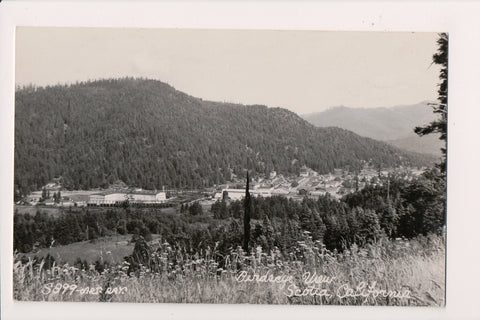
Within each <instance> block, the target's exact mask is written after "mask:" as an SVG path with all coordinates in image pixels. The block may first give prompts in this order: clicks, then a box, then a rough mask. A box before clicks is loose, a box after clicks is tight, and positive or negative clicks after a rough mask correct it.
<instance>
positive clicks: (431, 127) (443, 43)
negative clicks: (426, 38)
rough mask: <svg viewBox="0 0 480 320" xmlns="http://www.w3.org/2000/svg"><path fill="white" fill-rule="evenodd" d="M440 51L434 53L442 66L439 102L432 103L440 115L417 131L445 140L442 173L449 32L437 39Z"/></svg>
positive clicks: (444, 159)
mask: <svg viewBox="0 0 480 320" xmlns="http://www.w3.org/2000/svg"><path fill="white" fill-rule="evenodd" d="M437 44H438V51H437V53H435V54H434V55H433V62H432V63H435V64H438V65H440V66H441V69H440V81H441V82H440V84H439V89H438V102H439V103H435V104H432V106H433V112H434V113H437V114H439V115H440V117H439V118H438V119H436V120H434V121H432V122H430V123H429V124H428V125H425V126H423V127H416V128H415V133H417V134H418V135H420V136H423V135H426V134H430V133H440V140H443V141H445V148H442V154H443V159H442V162H441V163H440V164H439V165H438V167H439V168H440V170H441V172H442V173H445V172H446V170H447V111H448V110H447V109H448V108H447V103H448V34H446V33H440V34H439V38H438V40H437Z"/></svg>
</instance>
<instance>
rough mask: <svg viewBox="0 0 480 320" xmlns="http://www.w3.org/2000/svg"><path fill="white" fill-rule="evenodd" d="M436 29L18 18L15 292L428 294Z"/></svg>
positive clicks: (435, 244)
mask: <svg viewBox="0 0 480 320" xmlns="http://www.w3.org/2000/svg"><path fill="white" fill-rule="evenodd" d="M448 40H449V39H448V34H447V33H442V32H439V33H416V32H403V33H402V32H385V33H380V32H322V31H269V30H262V31H260V30H248V31H245V30H244V31H240V30H188V29H176V30H172V29H118V28H117V29H115V28H103V29H102V28H59V27H57V28H55V27H53V28H48V27H30V28H29V27H19V28H18V29H17V31H16V53H15V54H16V56H15V57H16V66H15V67H16V82H15V85H16V90H15V162H14V165H15V167H14V201H15V207H14V208H15V209H14V210H15V211H14V242H13V247H14V251H15V256H14V259H15V260H14V269H13V280H14V283H13V285H14V292H13V293H14V298H15V299H17V300H22V301H101V302H154V303H209V304H212V303H213V304H237V303H238V304H244V303H249V304H326V305H369V306H436V307H441V306H443V305H444V303H445V239H446V238H445V236H446V223H445V216H446V206H445V201H446V141H447V131H446V129H447V88H448V86H447V84H448Z"/></svg>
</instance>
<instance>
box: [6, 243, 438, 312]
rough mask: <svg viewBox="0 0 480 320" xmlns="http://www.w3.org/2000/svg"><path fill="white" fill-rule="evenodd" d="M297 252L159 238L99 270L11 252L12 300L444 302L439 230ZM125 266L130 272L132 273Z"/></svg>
mask: <svg viewBox="0 0 480 320" xmlns="http://www.w3.org/2000/svg"><path fill="white" fill-rule="evenodd" d="M306 239H307V240H306V241H302V242H300V243H299V244H298V249H297V250H296V252H292V253H290V254H289V255H284V254H282V253H281V252H280V251H278V250H275V249H274V250H271V251H270V252H263V250H262V248H261V247H256V248H253V250H252V251H251V253H250V254H249V255H246V254H245V253H244V252H243V250H242V249H241V248H236V249H231V250H230V252H229V254H227V255H223V256H220V255H219V253H218V252H217V250H216V248H215V247H214V248H207V249H206V250H201V251H200V252H198V253H196V254H194V255H190V254H187V253H186V250H184V249H182V248H180V247H175V246H173V245H171V244H169V243H167V242H165V241H162V240H161V239H159V238H157V239H154V240H153V241H151V242H149V243H148V249H147V250H148V256H146V257H145V258H146V259H147V260H144V261H145V265H140V266H139V267H138V268H137V269H135V270H133V269H131V266H130V264H129V263H128V262H127V261H124V262H121V263H117V264H114V265H109V266H108V267H106V268H105V269H104V270H98V268H95V265H93V264H90V265H89V266H87V267H85V268H77V267H75V266H73V265H72V263H65V264H63V263H61V262H60V263H59V264H57V263H55V264H53V265H52V266H49V267H46V263H45V259H42V260H37V261H35V260H34V259H32V258H31V257H29V258H28V260H26V259H25V258H24V259H23V261H22V260H21V259H20V255H18V254H17V255H16V256H15V262H14V268H13V279H14V288H13V294H14V299H16V300H22V301H102V302H103V301H105V302H149V303H251V304H328V305H395V306H444V304H445V242H444V238H443V237H440V236H433V235H432V236H428V237H424V236H421V237H417V238H415V239H412V240H387V239H380V240H378V241H377V242H375V243H371V244H367V245H366V246H364V247H362V248H359V247H357V246H355V245H354V246H352V247H351V248H350V249H347V250H344V251H343V252H341V253H339V252H335V251H333V252H332V251H329V250H326V249H325V247H324V246H322V245H321V244H320V242H317V241H313V240H311V239H310V238H309V237H308V235H307V237H306ZM129 271H130V272H129Z"/></svg>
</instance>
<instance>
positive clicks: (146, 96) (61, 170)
mask: <svg viewBox="0 0 480 320" xmlns="http://www.w3.org/2000/svg"><path fill="white" fill-rule="evenodd" d="M247 159H248V166H249V168H250V169H251V170H252V173H253V174H254V175H255V174H264V173H269V172H270V171H271V170H275V171H277V172H278V173H282V174H298V172H299V169H300V167H301V166H303V165H307V166H308V167H310V168H312V169H314V170H317V171H319V172H322V173H326V172H329V171H331V170H333V168H339V167H345V166H349V167H350V168H355V167H359V166H360V165H361V163H362V161H370V160H371V161H372V162H373V163H374V164H376V165H379V166H383V167H387V166H394V165H399V164H407V163H408V164H411V165H425V164H430V161H431V159H429V158H425V157H422V156H420V155H418V154H414V153H406V152H403V151H400V150H399V149H397V148H394V147H391V146H390V145H387V144H385V143H382V142H378V141H374V140H372V139H368V138H363V137H360V136H358V135H356V134H354V133H353V132H350V131H347V130H343V129H339V128H317V127H315V126H313V125H311V124H309V123H308V122H306V121H304V120H303V119H301V118H300V117H299V116H297V115H296V114H295V113H293V112H290V111H288V110H285V109H280V108H267V107H265V106H258V105H256V106H244V105H238V104H228V103H218V102H210V101H203V100H202V99H199V98H195V97H191V96H189V95H187V94H185V93H182V92H180V91H177V90H175V89H174V88H172V87H171V86H169V85H167V84H165V83H162V82H160V81H155V80H144V79H111V80H99V81H92V82H86V83H79V84H75V85H68V86H53V87H46V88H32V87H30V88H22V89H18V90H17V92H16V96H15V173H14V175H15V191H16V193H17V195H24V194H26V193H27V192H28V191H31V190H38V189H39V188H41V186H42V185H44V184H45V183H47V182H48V181H51V180H52V179H53V178H54V177H61V178H62V179H61V180H62V184H63V186H64V187H65V188H67V189H90V188H94V187H107V186H108V185H109V184H111V183H113V182H114V181H117V180H122V181H124V182H125V183H126V184H128V185H131V186H137V187H143V188H146V189H155V188H161V187H162V186H166V187H184V188H192V187H203V186H211V185H213V184H215V183H222V182H225V181H228V180H230V179H231V178H232V174H235V175H242V176H243V174H244V170H245V168H246V167H247Z"/></svg>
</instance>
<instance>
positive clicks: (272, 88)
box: [16, 27, 439, 114]
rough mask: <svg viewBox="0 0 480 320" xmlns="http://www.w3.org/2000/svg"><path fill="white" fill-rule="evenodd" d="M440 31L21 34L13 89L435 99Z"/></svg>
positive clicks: (311, 100)
mask: <svg viewBox="0 0 480 320" xmlns="http://www.w3.org/2000/svg"><path fill="white" fill-rule="evenodd" d="M436 39H437V34H435V33H410V32H409V33H398V32H397V33H391V32H389V33H380V32H369V33H367V32H320V31H232V30H185V29H184V30H176V29H121V28H115V29H114V28H112V29H107V28H104V29H100V28H45V27H43V28H42V27H19V28H17V34H16V84H17V85H26V84H35V85H37V86H44V85H53V84H57V83H61V84H64V83H72V82H76V81H83V80H88V79H92V80H93V79H100V78H110V77H125V76H133V77H144V78H151V79H158V80H161V81H164V82H167V83H169V84H170V85H172V86H173V87H175V88H176V89H178V90H181V91H183V92H185V93H188V94H190V95H193V96H196V97H201V98H203V99H208V100H214V101H227V102H236V103H243V104H265V105H267V106H269V107H283V108H287V109H290V110H292V111H294V112H297V113H298V114H304V113H311V112H317V111H322V110H324V109H326V108H328V107H333V106H338V105H344V106H349V107H382V106H385V107H388V106H394V105H400V104H415V103H417V102H420V101H423V100H435V99H436V96H437V93H436V90H437V86H436V84H437V83H438V73H439V68H438V66H436V65H431V62H432V55H433V54H434V53H435V51H436V49H437V47H436V42H435V41H436Z"/></svg>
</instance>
